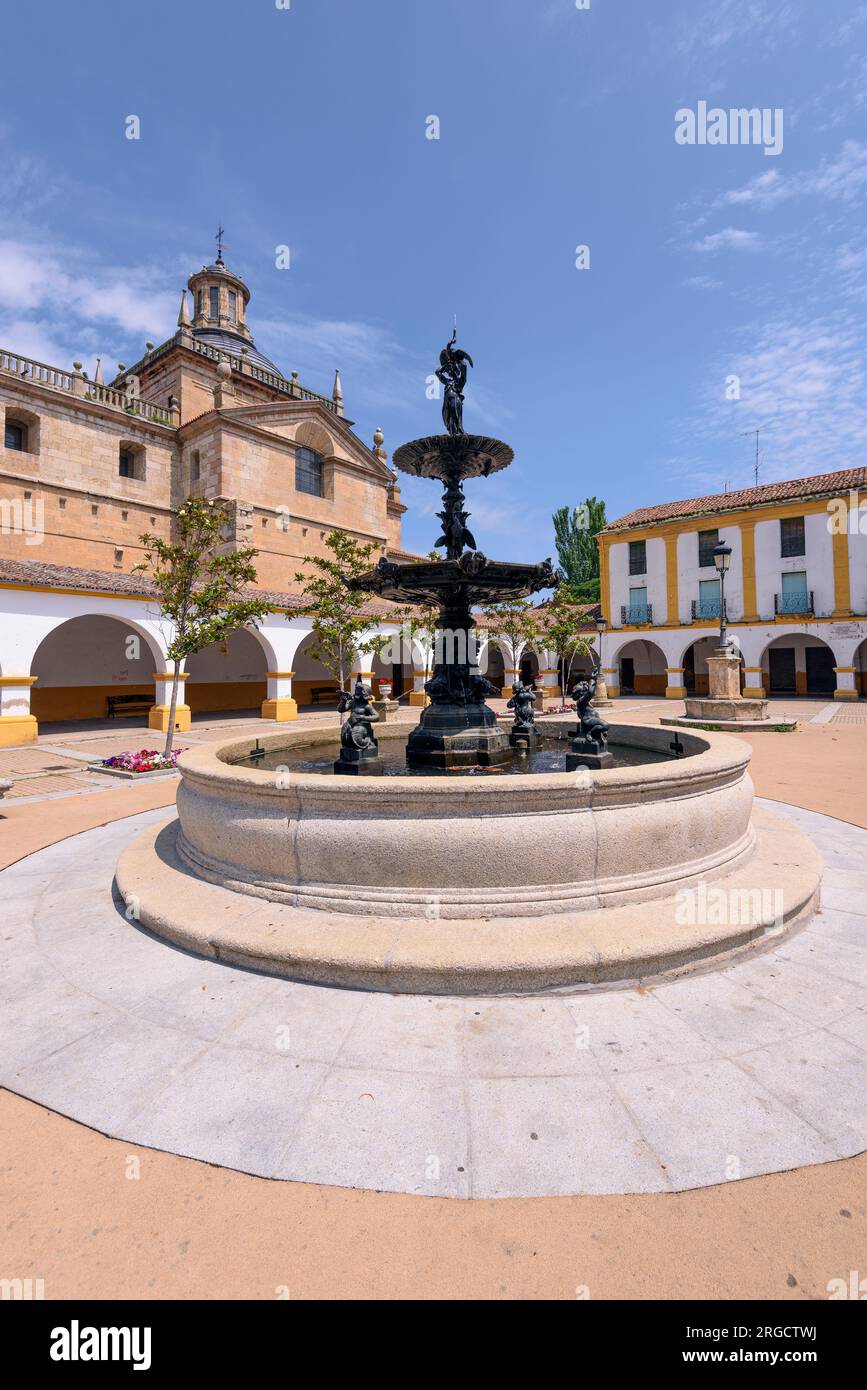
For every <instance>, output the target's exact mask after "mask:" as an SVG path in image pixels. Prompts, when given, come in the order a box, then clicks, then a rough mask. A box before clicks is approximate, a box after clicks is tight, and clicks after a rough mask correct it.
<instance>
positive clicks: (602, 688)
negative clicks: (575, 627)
mask: <svg viewBox="0 0 867 1390" xmlns="http://www.w3.org/2000/svg"><path fill="white" fill-rule="evenodd" d="M607 626H608V624H607V623H606V621H605V619H604V618H603V616H602V614H601V613H600V614H599V617H598V618H597V619H596V631H597V632H598V634H599V679H598V680H597V682H596V694H595V696H594V698H593V703H594V705H610V704H611V700H610V699H609V698H608V685H607V683H606V680H605V676H604V675H603V673H602V636H603V634H604V632H605V629H606V627H607Z"/></svg>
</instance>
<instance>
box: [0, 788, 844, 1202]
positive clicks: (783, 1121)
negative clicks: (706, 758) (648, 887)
mask: <svg viewBox="0 0 867 1390" xmlns="http://www.w3.org/2000/svg"><path fill="white" fill-rule="evenodd" d="M773 809H774V810H775V811H777V812H781V813H784V814H785V815H787V816H789V817H790V818H791V820H792V821H793V822H794V823H795V824H796V825H798V826H799V827H800V828H801V829H803V830H805V831H806V832H807V833H808V834H809V835H810V836H811V838H812V839H813V840H814V843H815V844H816V845H817V846H818V848H819V849H820V851H821V852H822V855H823V858H824V860H825V863H826V866H827V868H826V875H825V880H824V884H823V890H822V897H823V910H822V912H821V913H820V914H819V915H818V916H816V917H815V918H814V919H813V920H812V921H811V922H810V923H809V924H808V925H807V926H806V927H805V928H804V929H803V930H801V931H799V932H796V933H795V934H794V935H792V936H789V937H788V938H786V939H785V940H784V941H782V942H780V943H779V944H778V945H777V946H776V947H775V948H774V949H771V950H766V951H765V952H763V953H761V954H759V953H756V954H755V955H751V956H749V957H747V958H742V959H740V960H739V961H738V962H737V963H734V964H732V965H729V966H728V967H727V968H725V969H722V970H718V971H716V972H708V973H705V974H699V975H692V976H689V977H686V978H682V979H679V980H675V981H672V982H670V983H665V984H656V985H652V986H650V987H639V988H637V989H636V988H630V989H621V990H613V989H612V990H605V991H597V992H587V993H573V994H565V993H564V994H551V995H541V996H540V995H536V996H522V997H519V998H497V999H482V998H475V999H474V998H464V999H453V998H448V997H442V996H438V997H432V998H431V997H425V996H420V995H414V996H402V995H391V994H383V993H364V992H360V991H352V990H340V989H330V988H323V987H318V986H314V985H304V984H296V983H292V982H290V981H287V980H281V979H274V978H273V977H269V976H263V975H257V974H253V973H250V972H246V971H243V970H239V969H235V968H233V967H231V966H227V965H223V964H220V963H218V962H214V961H207V960H203V959H200V958H197V957H194V956H191V955H188V954H186V953H185V952H184V951H182V950H179V949H176V948H174V947H172V946H170V945H168V944H166V943H165V942H163V941H160V940H157V939H156V938H155V937H153V936H151V935H150V934H149V933H147V932H146V931H144V930H143V929H141V928H140V927H138V926H136V924H135V923H133V922H130V921H128V920H127V919H126V917H125V916H124V907H123V903H122V902H120V901H113V900H112V896H111V880H112V873H113V868H114V864H115V862H116V860H117V857H118V854H119V852H120V851H121V850H122V849H123V848H124V846H125V845H126V844H127V843H129V842H130V841H131V840H132V839H133V838H134V837H135V836H136V835H138V834H140V833H141V832H142V830H144V829H145V828H146V827H147V826H148V825H152V824H156V823H157V822H158V821H161V820H164V819H165V811H164V810H160V811H158V812H154V813H148V814H147V815H144V816H136V817H132V818H130V819H128V820H123V821H117V822H114V823H113V824H111V825H109V826H106V827H103V828H101V829H99V830H93V831H88V832H86V833H84V834H82V835H78V836H75V837H73V838H71V839H68V840H65V841H63V842H62V843H60V844H58V845H55V846H52V847H51V848H49V849H46V850H43V851H41V852H40V853H38V854H34V855H32V856H30V857H29V858H27V859H24V860H22V861H21V862H20V863H18V864H16V865H14V866H13V867H12V868H10V869H7V870H6V871H5V872H3V873H2V874H0V894H2V900H3V903H4V913H3V923H2V929H0V1004H2V1009H0V1059H2V1060H0V1083H2V1084H3V1085H5V1086H7V1087H8V1088H9V1089H10V1090H12V1091H15V1092H16V1093H18V1094H20V1095H23V1096H27V1097H29V1098H31V1099H32V1100H35V1101H38V1102H40V1103H41V1104H43V1105H46V1106H49V1107H51V1108H52V1109H54V1110H57V1111H59V1112H60V1113H61V1114H64V1115H67V1116H70V1117H71V1118H73V1119H75V1120H78V1121H80V1122H82V1123H84V1124H87V1125H89V1126H91V1127H93V1128H95V1129H97V1130H100V1131H102V1132H104V1133H106V1134H110V1135H113V1136H116V1137H118V1138H121V1139H123V1140H126V1141H127V1142H129V1143H135V1144H141V1145H145V1146H150V1147H153V1148H157V1149H164V1150H168V1151H170V1152H173V1153H178V1154H184V1155H189V1156H191V1157H194V1158H198V1159H202V1160H205V1161H207V1162H210V1163H214V1164H220V1165H223V1166H226V1167H231V1168H237V1169H241V1170H243V1171H246V1172H250V1173H255V1174H259V1175H262V1176H267V1177H273V1178H282V1179H292V1180H296V1181H307V1182H319V1183H333V1184H337V1185H340V1186H351V1187H365V1188H378V1189H385V1190H389V1191H401V1192H413V1193H422V1194H430V1195H438V1196H452V1197H492V1196H502V1197H505V1196H536V1195H560V1194H574V1193H622V1192H649V1191H673V1190H681V1189H684V1188H690V1187H701V1186H707V1185H710V1184H714V1183H719V1182H723V1181H726V1180H729V1179H735V1178H739V1177H749V1176H753V1175H755V1174H758V1173H767V1172H777V1171H781V1170H784V1169H787V1168H795V1167H800V1166H802V1165H804V1164H811V1163H821V1162H826V1161H828V1160H830V1159H835V1158H842V1157H848V1156H850V1155H852V1154H854V1153H857V1152H860V1151H861V1150H862V1149H863V1148H864V1147H865V1135H867V892H865V890H867V870H865V867H864V866H865V864H867V832H865V831H862V830H859V829H857V828H855V827H852V826H849V825H846V824H845V823H843V822H840V821H835V820H831V819H829V818H827V817H823V816H817V815H814V814H812V813H810V812H806V811H800V810H796V809H794V808H789V807H781V806H779V805H778V804H774V806H773ZM648 906H649V910H652V904H649V905H648Z"/></svg>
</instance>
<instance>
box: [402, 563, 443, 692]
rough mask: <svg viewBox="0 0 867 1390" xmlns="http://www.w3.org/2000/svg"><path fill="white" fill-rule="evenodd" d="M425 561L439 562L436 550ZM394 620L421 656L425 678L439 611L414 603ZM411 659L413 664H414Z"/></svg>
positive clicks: (434, 645) (432, 653)
mask: <svg viewBox="0 0 867 1390" xmlns="http://www.w3.org/2000/svg"><path fill="white" fill-rule="evenodd" d="M424 559H427V560H441V559H442V556H441V555H440V553H439V551H438V550H429V551H428V553H427V555H426V556H425V557H424ZM423 562H424V561H423V559H422V558H421V557H420V558H419V559H418V560H417V561H416V563H417V564H422V563H423ZM395 618H396V619H397V621H398V622H400V624H401V636H402V638H403V639H404V640H405V641H406V642H408V643H410V644H411V643H412V642H415V643H416V645H417V646H418V648H419V651H420V652H421V654H422V660H423V663H424V674H425V678H427V677H428V676H430V674H431V672H432V670H433V665H434V655H435V653H436V637H437V625H438V623H439V620H440V610H439V608H438V606H437V605H436V604H433V603H429V604H426V603H416V604H414V605H413V606H412V608H401V609H399V610H398V611H397V613H396V614H395ZM411 650H412V647H411V646H410V651H411ZM414 660H415V659H414V658H413V663H414Z"/></svg>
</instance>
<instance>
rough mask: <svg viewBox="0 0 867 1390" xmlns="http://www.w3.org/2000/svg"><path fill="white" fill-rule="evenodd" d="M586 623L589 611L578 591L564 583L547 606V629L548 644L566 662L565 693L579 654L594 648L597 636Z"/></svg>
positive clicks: (545, 632) (546, 639) (563, 663)
mask: <svg viewBox="0 0 867 1390" xmlns="http://www.w3.org/2000/svg"><path fill="white" fill-rule="evenodd" d="M586 627H587V613H586V612H585V611H584V610H583V609H582V608H581V607H580V606H579V601H577V600H576V598H575V596H574V591H573V590H572V589H571V588H569V586H567V585H565V584H561V586H560V588H559V589H557V590H556V592H555V593H554V597H553V598H552V599H551V600H550V602H549V603H548V604H547V606H546V608H545V616H544V620H543V630H544V634H545V643H546V646H547V647H548V648H549V649H550V650H551V651H552V652H554V653H556V655H557V657H558V659H559V661H560V662H561V663H562V667H563V694H564V696H566V695H568V693H569V687H570V685H571V683H572V666H573V664H574V662H575V658H576V657H578V656H587V655H588V653H589V652H591V651H592V649H593V638H592V637H591V636H590V635H589V634H588V633H587V631H586Z"/></svg>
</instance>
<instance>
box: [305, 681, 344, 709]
mask: <svg viewBox="0 0 867 1390" xmlns="http://www.w3.org/2000/svg"><path fill="white" fill-rule="evenodd" d="M339 694H340V691H339V690H336V689H335V688H334V686H333V685H314V686H313V689H312V690H311V691H310V701H311V704H314V705H318V704H319V703H320V701H321V700H336V699H337V697H338V696H339Z"/></svg>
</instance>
